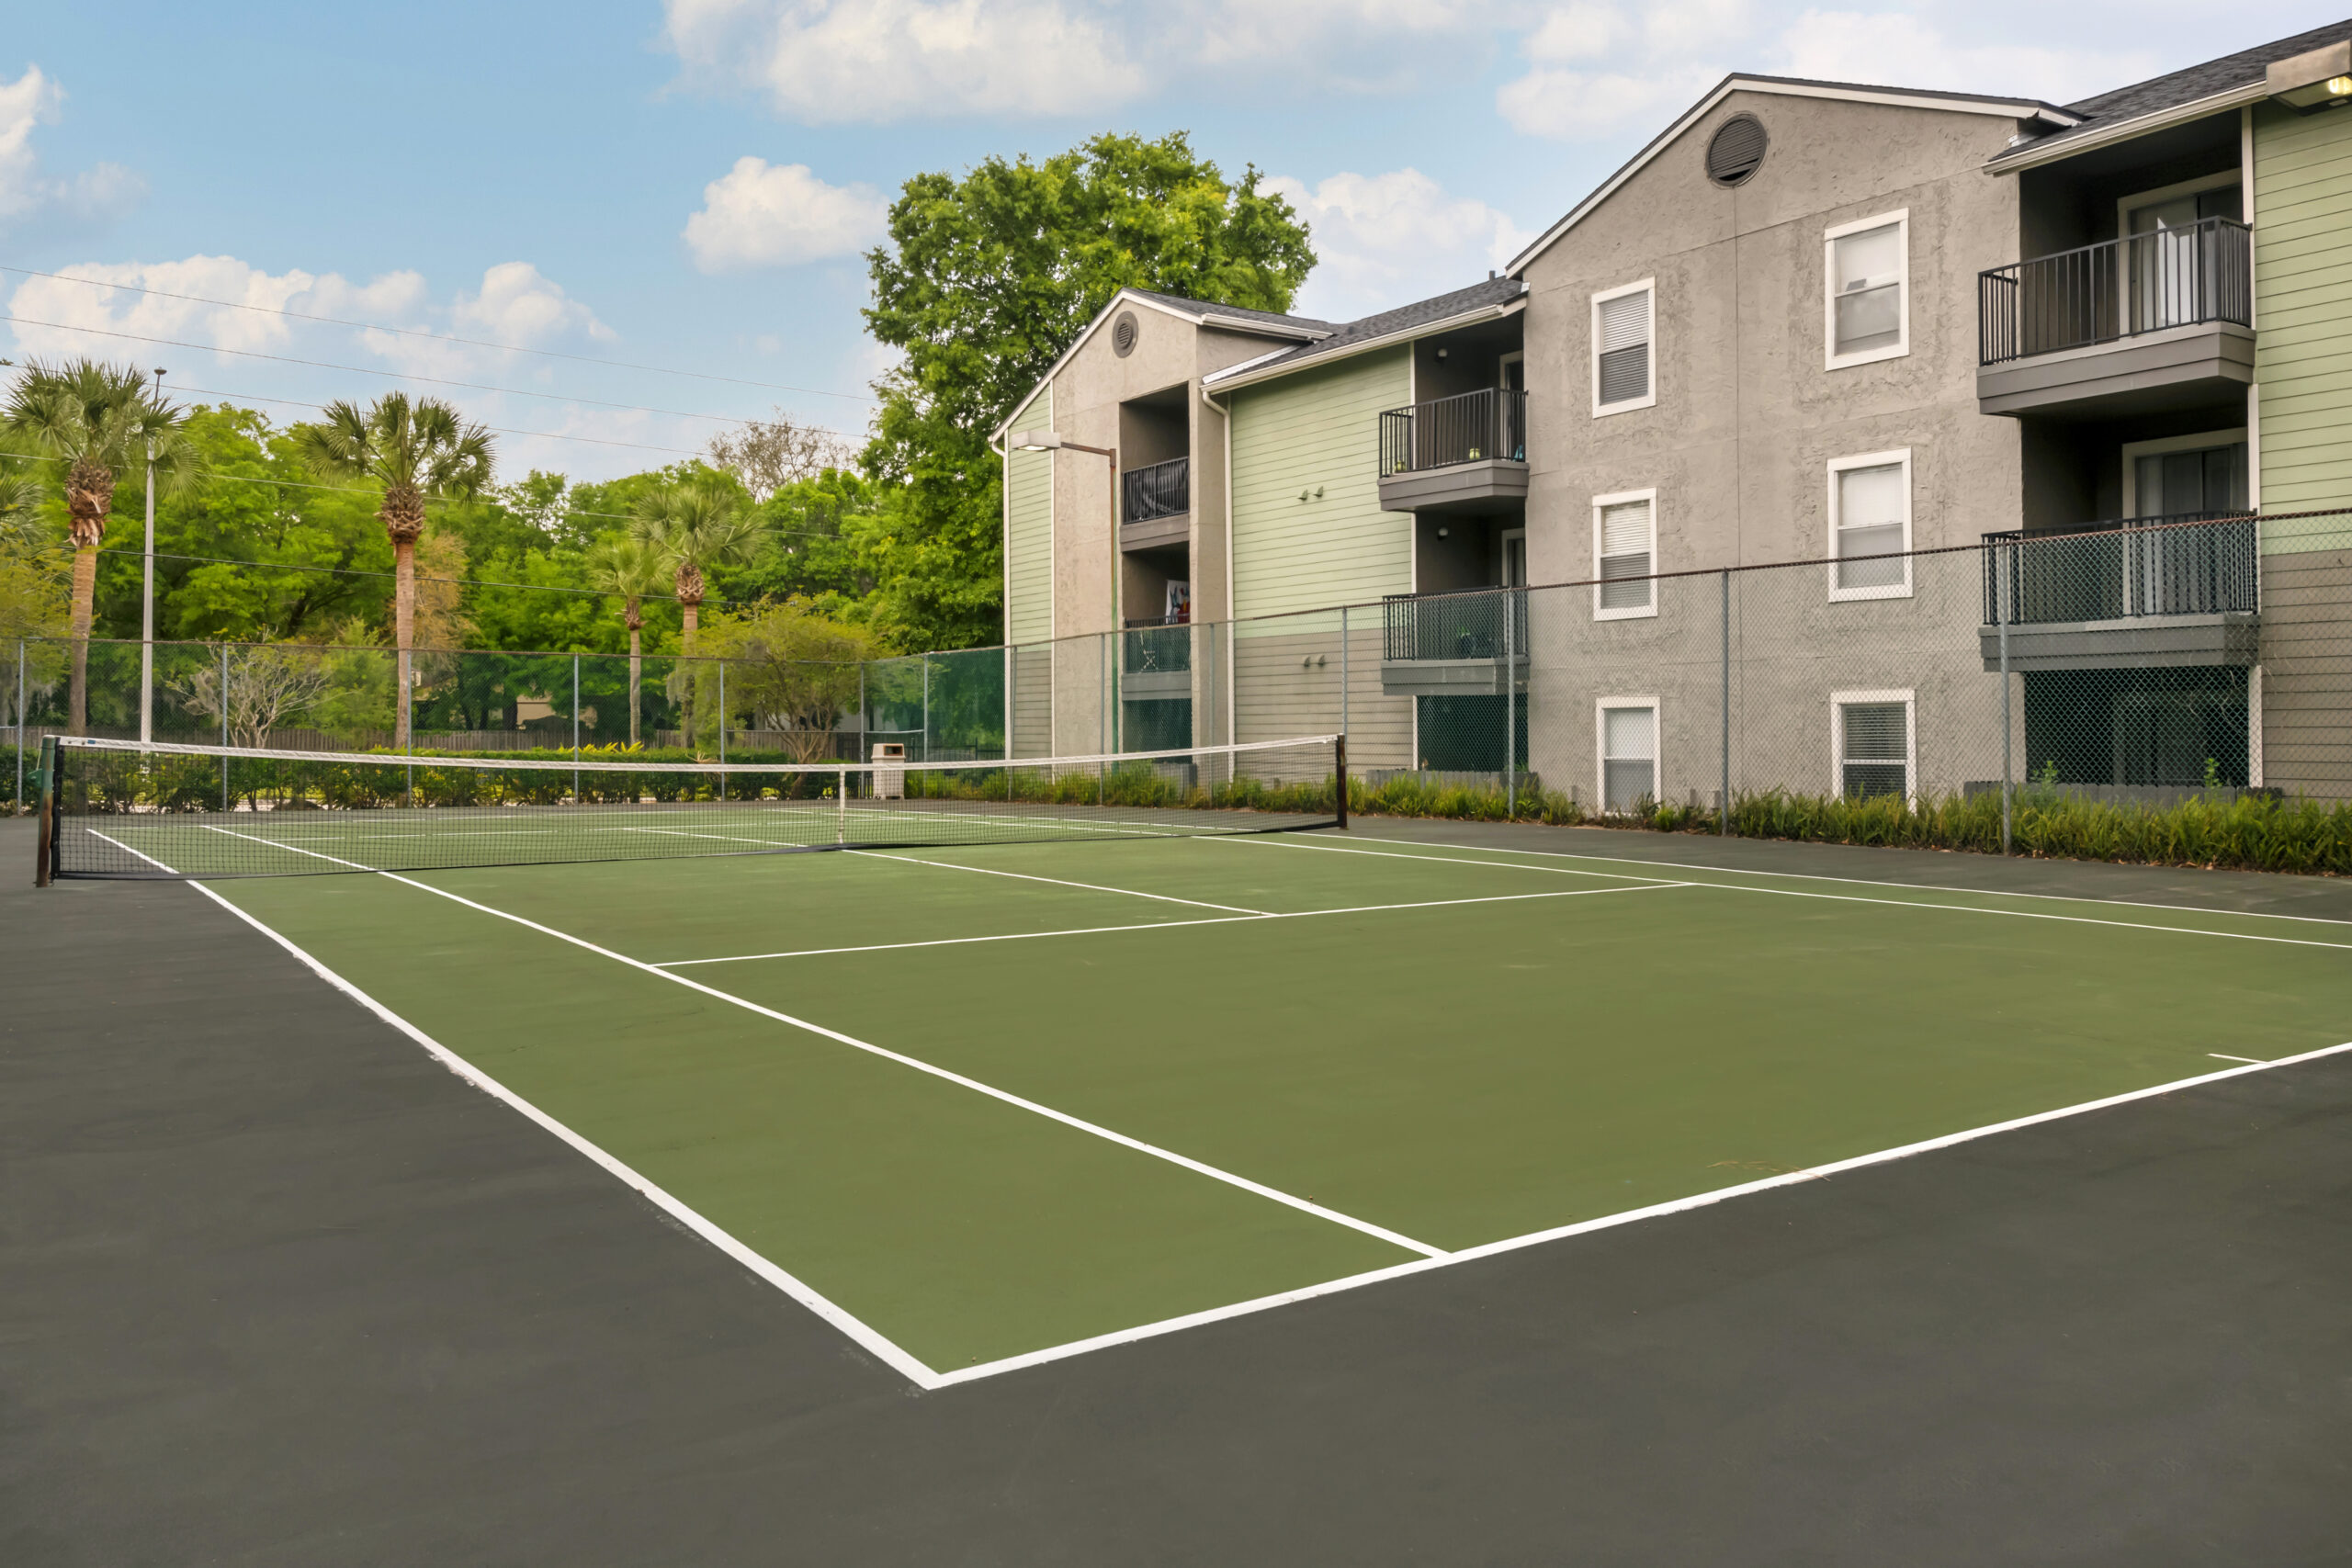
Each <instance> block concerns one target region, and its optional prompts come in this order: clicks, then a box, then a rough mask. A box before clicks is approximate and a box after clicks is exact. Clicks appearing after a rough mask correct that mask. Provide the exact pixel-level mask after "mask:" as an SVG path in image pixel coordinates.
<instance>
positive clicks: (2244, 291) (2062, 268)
mask: <svg viewBox="0 0 2352 1568" xmlns="http://www.w3.org/2000/svg"><path fill="white" fill-rule="evenodd" d="M2253 232H2254V231H2252V230H2250V229H2248V228H2247V227H2246V226H2245V224H2243V223H2238V222H2233V220H2229V219H2226V218H2205V219H2200V220H2198V221H2197V222H2195V223H2192V224H2188V225H2185V226H2183V227H2181V228H2177V229H2162V230H2158V231H2156V232H2154V233H2153V234H2132V235H2129V236H2127V237H2125V238H2123V239H2120V240H2109V241H2107V242H2105V243H2101V244H2097V245H2085V246H2083V247H2082V248H2081V249H2079V250H2073V251H2061V252H2059V253H2058V254H2055V255H2048V256H2040V257H2037V258H2035V259H2034V260H2032V261H2028V262H2018V263H2017V264H2015V265H2010V266H1999V267H1995V268H1993V269H1992V270H1991V271H1990V272H1983V273H1979V274H1977V276H1976V323H1977V356H1976V357H1977V370H1976V407H1977V409H1978V411H1979V412H1984V413H1992V414H2023V413H2031V414H2040V415H2044V416H2051V417H2057V418H2065V419H2109V418H2114V417H2118V416H2121V415H2128V414H2136V413H2148V412H2159V411H2163V410H2166V409H2176V408H2193V407H2198V406H2200V405H2203V404H2208V403H2213V402H2220V401H2225V400H2227V399H2228V398H2230V397H2231V396H2233V395H2237V394H2240V393H2242V392H2243V390H2244V389H2245V386H2246V384H2247V383H2249V382H2251V381H2252V380H2253V379H2254V324H2253V323H2254V271H2253V257H2254V245H2253Z"/></svg>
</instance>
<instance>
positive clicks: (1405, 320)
mask: <svg viewBox="0 0 2352 1568" xmlns="http://www.w3.org/2000/svg"><path fill="white" fill-rule="evenodd" d="M1526 294H1527V285H1525V284H1524V283H1521V281H1520V280H1519V279H1518V278H1515V277H1490V278H1488V279H1487V281H1485V282H1484V283H1474V284H1472V285H1471V286H1470V287H1469V288H1457V289H1455V290H1454V291H1453V293H1451V294H1438V295H1433V296H1431V297H1430V298H1429V299H1417V300H1415V301H1414V302H1413V303H1411V304H1409V305H1399V306H1398V307H1397V309H1395V310H1381V311H1378V312H1376V313H1374V314H1373V315H1369V316H1365V317H1363V318H1362V319H1361V320H1359V321H1349V322H1347V323H1345V324H1344V325H1342V326H1340V327H1339V328H1338V329H1337V330H1336V331H1334V332H1333V333H1331V335H1330V336H1329V337H1324V338H1318V339H1317V340H1316V341H1315V342H1313V343H1309V344H1299V345H1297V346H1296V347H1292V348H1278V349H1275V350H1274V351H1273V352H1272V353H1271V354H1264V355H1259V356H1258V357H1257V358H1255V359H1248V360H1244V361H1242V362H1241V363H1240V364H1238V365H1229V366H1227V367H1225V368H1224V369H1222V370H1218V371H1214V372H1212V373H1210V374H1209V375H1206V376H1204V377H1202V378H1201V385H1202V387H1204V389H1216V390H1223V389H1227V388H1229V387H1238V386H1245V385H1247V384H1249V383H1250V382H1252V381H1262V380H1265V379H1267V378H1271V377H1274V376H1286V375H1288V374H1289V373H1290V372H1292V371H1294V370H1298V369H1303V368H1305V367H1307V366H1309V365H1315V364H1320V363H1321V362H1323V361H1324V360H1327V359H1340V358H1344V357H1346V356H1347V355H1351V354H1362V353H1363V352H1365V351H1367V350H1369V349H1374V348H1379V347H1383V346H1385V345H1386V344H1391V343H1397V342H1400V341H1403V340H1405V339H1408V338H1416V337H1424V336H1426V335H1428V334H1429V333H1432V332H1440V331H1443V330H1444V329H1446V328H1448V327H1453V326H1459V325H1464V324H1466V323H1468V322H1470V321H1483V320H1487V319H1488V318H1491V317H1495V316H1500V315H1505V314H1508V313H1509V312H1510V310H1512V309H1513V308H1515V307H1516V306H1517V305H1518V304H1519V302H1520V301H1521V299H1524V298H1525V297H1526Z"/></svg>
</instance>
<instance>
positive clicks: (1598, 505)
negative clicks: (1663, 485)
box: [1592, 489, 1658, 621]
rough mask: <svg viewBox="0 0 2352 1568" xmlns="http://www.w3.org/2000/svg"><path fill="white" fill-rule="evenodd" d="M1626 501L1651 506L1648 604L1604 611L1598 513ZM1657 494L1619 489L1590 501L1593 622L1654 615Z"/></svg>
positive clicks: (1634, 619) (1655, 598) (1655, 603)
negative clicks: (1601, 589) (1640, 502)
mask: <svg viewBox="0 0 2352 1568" xmlns="http://www.w3.org/2000/svg"><path fill="white" fill-rule="evenodd" d="M1629 501H1646V502H1649V503H1650V578H1649V581H1650V602H1649V603H1648V604H1644V605H1642V606H1640V607H1639V608H1637V609H1628V610H1604V609H1602V608H1601V607H1600V513H1601V510H1602V509H1603V508H1604V507H1611V506H1622V505H1623V504H1624V503H1625V502H1629ZM1657 574H1658V564H1657V491H1656V490H1655V489H1651V490H1621V491H1613V492H1611V494H1608V495H1596V496H1594V497H1593V498H1592V618H1593V619H1594V620H1596V621H1638V620H1642V619H1644V618H1645V617H1651V616H1655V615H1657V599H1658V593H1657Z"/></svg>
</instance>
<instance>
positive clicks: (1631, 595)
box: [1592, 490, 1657, 621]
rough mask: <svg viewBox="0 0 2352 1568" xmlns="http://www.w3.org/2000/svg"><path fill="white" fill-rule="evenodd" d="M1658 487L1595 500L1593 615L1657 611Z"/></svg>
mask: <svg viewBox="0 0 2352 1568" xmlns="http://www.w3.org/2000/svg"><path fill="white" fill-rule="evenodd" d="M1655 571H1657V491H1654V490H1628V491H1618V492H1617V493H1616V494H1614V495H1596V496H1594V497H1593V498H1592V579H1593V581H1592V617H1593V619H1595V620H1597V621H1623V620H1629V619H1631V618H1633V617H1634V616H1636V615H1657V583H1656V582H1655V581H1651V574H1652V573H1653V572H1655Z"/></svg>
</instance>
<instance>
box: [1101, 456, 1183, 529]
mask: <svg viewBox="0 0 2352 1568" xmlns="http://www.w3.org/2000/svg"><path fill="white" fill-rule="evenodd" d="M1191 510H1193V459H1192V458H1190V457H1170V458H1169V459H1168V461H1166V462H1164V463H1154V464H1152V465H1151V467H1149V468H1129V469H1128V470H1127V471H1126V472H1125V473H1123V474H1121V475H1120V476H1119V515H1120V516H1121V517H1122V518H1124V519H1125V520H1126V521H1127V522H1129V523H1148V522H1150V521H1151V520H1152V519H1153V518H1155V517H1180V516H1182V515H1183V514H1184V513H1187V512H1190V511H1191Z"/></svg>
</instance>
